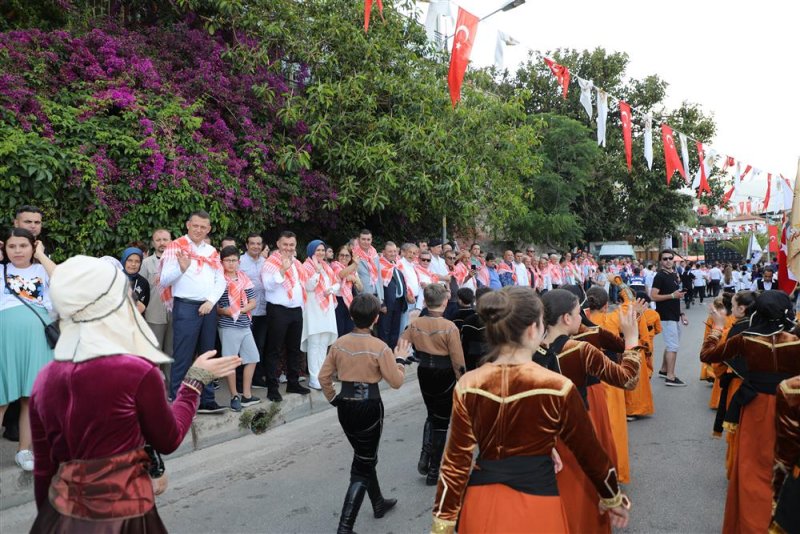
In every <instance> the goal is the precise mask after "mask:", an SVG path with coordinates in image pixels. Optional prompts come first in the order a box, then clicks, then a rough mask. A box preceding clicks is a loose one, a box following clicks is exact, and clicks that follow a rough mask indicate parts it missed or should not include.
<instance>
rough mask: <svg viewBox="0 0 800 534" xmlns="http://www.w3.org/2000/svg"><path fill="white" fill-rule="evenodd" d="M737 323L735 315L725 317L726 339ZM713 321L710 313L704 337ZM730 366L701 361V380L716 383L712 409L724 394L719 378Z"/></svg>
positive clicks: (711, 401)
mask: <svg viewBox="0 0 800 534" xmlns="http://www.w3.org/2000/svg"><path fill="white" fill-rule="evenodd" d="M735 323H736V317H734V316H733V315H728V317H727V318H726V319H725V329H724V330H723V331H722V334H723V337H722V339H723V340H724V339H725V338H726V337H727V336H728V332H729V331H730V329H731V327H732V326H733V325H734V324H735ZM712 324H713V321H712V319H711V316H710V315H709V316H708V318H707V319H706V323H705V331H704V332H703V339H705V338H706V336H708V334H709V332H711V326H712ZM727 370H728V368H727V366H725V365H724V364H719V363H710V364H709V363H703V362H700V380H708V381H711V380H713V381H714V385H713V386H712V388H711V398H710V399H709V400H708V407H709V408H711V409H712V410H716V409H717V407H718V406H719V398H720V395H721V394H722V389H721V388H720V386H719V378H720V377H721V376H722V375H723V374H724V373H725V372H727Z"/></svg>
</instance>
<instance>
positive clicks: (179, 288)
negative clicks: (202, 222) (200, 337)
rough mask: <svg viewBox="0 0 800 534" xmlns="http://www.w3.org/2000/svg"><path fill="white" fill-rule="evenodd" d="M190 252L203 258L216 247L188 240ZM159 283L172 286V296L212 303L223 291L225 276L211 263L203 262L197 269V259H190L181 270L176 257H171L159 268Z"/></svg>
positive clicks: (208, 255)
mask: <svg viewBox="0 0 800 534" xmlns="http://www.w3.org/2000/svg"><path fill="white" fill-rule="evenodd" d="M189 243H190V245H191V247H192V252H193V253H194V254H195V255H197V256H203V257H204V258H208V257H210V256H211V255H212V254H213V253H214V252H215V251H216V249H215V248H214V247H212V246H211V245H209V244H208V243H206V242H205V241H201V242H200V245H197V244H196V243H193V242H192V241H191V240H190V241H189ZM161 285H162V286H164V287H167V286H172V296H173V297H179V298H182V299H187V300H196V301H206V300H207V301H209V302H213V303H214V304H216V303H217V301H218V300H219V299H220V297H221V296H222V294H223V293H224V292H225V277H224V276H223V274H222V271H221V270H218V269H214V268H213V267H211V265H209V264H207V263H204V264H203V266H202V267H201V268H199V269H198V264H197V260H194V259H193V260H192V261H191V263H190V264H189V267H188V268H187V269H186V271H184V272H181V266H180V264H179V263H178V258H177V257H175V258H172V259H169V260H167V261H165V262H164V267H163V268H162V269H161Z"/></svg>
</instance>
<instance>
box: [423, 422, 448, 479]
mask: <svg viewBox="0 0 800 534" xmlns="http://www.w3.org/2000/svg"><path fill="white" fill-rule="evenodd" d="M446 443H447V429H446V428H444V429H433V431H432V432H431V460H430V464H429V465H428V475H427V476H426V477H425V484H427V485H428V486H435V485H436V482H437V481H438V480H439V465H440V464H441V463H442V454H443V453H444V446H445V444H446Z"/></svg>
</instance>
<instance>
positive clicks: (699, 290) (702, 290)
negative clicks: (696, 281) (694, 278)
mask: <svg viewBox="0 0 800 534" xmlns="http://www.w3.org/2000/svg"><path fill="white" fill-rule="evenodd" d="M694 296H695V297H700V304H702V303H703V299H704V298H706V286H699V287H695V288H694Z"/></svg>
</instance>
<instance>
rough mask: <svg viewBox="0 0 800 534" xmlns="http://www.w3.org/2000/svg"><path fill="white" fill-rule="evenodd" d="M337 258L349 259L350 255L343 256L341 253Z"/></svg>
mask: <svg viewBox="0 0 800 534" xmlns="http://www.w3.org/2000/svg"><path fill="white" fill-rule="evenodd" d="M339 257H340V258H349V257H350V254H344V253H342V254H339Z"/></svg>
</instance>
